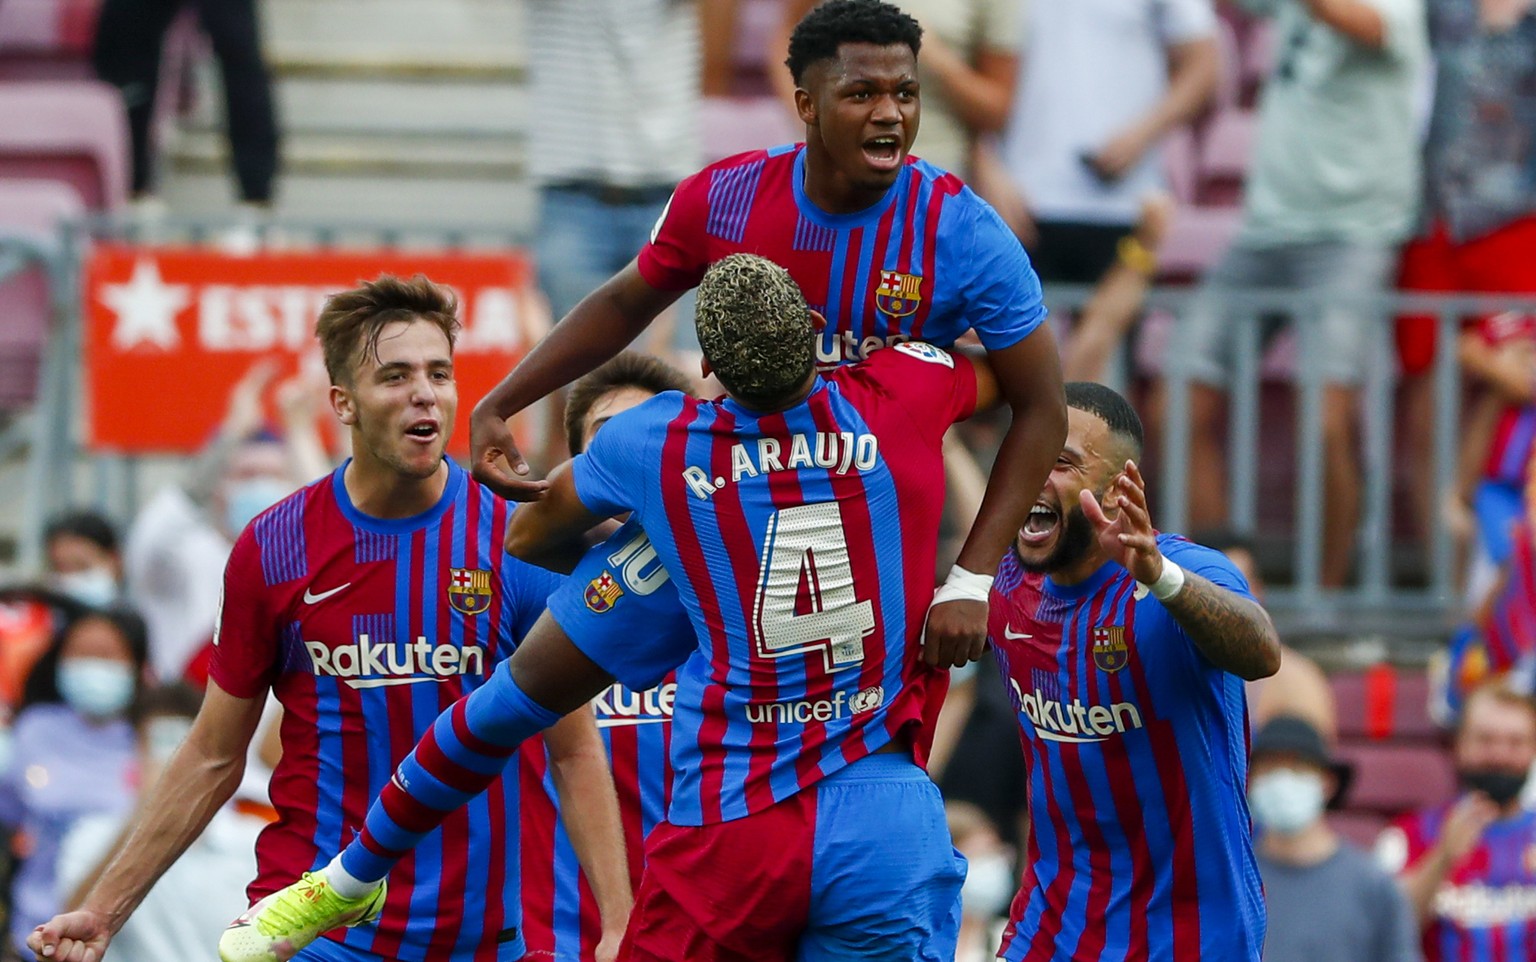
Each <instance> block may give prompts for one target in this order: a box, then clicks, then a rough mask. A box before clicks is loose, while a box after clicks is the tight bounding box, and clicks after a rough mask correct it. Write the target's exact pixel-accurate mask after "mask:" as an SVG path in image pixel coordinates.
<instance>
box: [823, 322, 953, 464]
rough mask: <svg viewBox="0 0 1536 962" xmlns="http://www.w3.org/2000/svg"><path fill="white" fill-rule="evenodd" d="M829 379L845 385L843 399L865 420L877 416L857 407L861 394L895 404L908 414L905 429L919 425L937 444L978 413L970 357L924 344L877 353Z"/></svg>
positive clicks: (903, 345) (897, 347)
mask: <svg viewBox="0 0 1536 962" xmlns="http://www.w3.org/2000/svg"><path fill="white" fill-rule="evenodd" d="M831 377H832V378H833V379H834V380H837V381H840V382H842V383H843V384H844V385H845V387H844V388H843V393H844V396H845V397H848V399H849V400H850V401H852V402H853V403H854V405H855V406H856V407H859V408H860V410H861V412H862V413H863V414H864V416H865V417H866V418H871V417H873V416H874V415H873V412H872V411H871V410H869V409H868V408H865V407H863V406H861V405H860V404H859V401H860V400H861V397H862V396H864V395H866V394H874V395H879V396H882V397H889V398H891V399H893V400H895V401H896V403H898V404H899V405H901V409H902V412H903V413H904V414H905V415H906V417H904V418H903V419H902V421H901V424H902V427H903V428H904V429H908V428H911V427H916V428H917V429H918V430H919V431H921V432H922V433H923V435H924V437H926V438H927V439H928V440H929V441H930V442H931V443H933V444H937V443H939V441H940V440H941V439H942V438H943V437H944V432H945V431H948V430H949V426H950V425H951V424H954V423H955V422H956V421H964V420H965V419H966V418H968V417H970V416H971V415H972V414H973V413H975V411H976V368H975V366H974V365H973V364H972V363H971V360H970V358H967V357H966V356H965V355H963V354H957V353H953V352H951V351H946V350H944V349H943V348H941V347H935V346H933V345H932V344H927V343H924V342H922V341H907V342H905V343H902V344H897V345H896V346H895V347H891V348H887V349H886V350H882V351H876V352H875V353H873V354H871V355H870V356H869V358H868V359H867V360H864V361H861V362H860V363H858V364H855V365H851V366H848V367H845V368H842V369H840V370H838V371H836V372H834V373H833V374H832V375H831Z"/></svg>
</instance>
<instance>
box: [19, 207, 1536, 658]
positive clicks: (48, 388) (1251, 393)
mask: <svg viewBox="0 0 1536 962" xmlns="http://www.w3.org/2000/svg"><path fill="white" fill-rule="evenodd" d="M227 227H228V225H222V224H213V223H206V222H175V221H172V222H168V223H166V224H162V225H159V227H158V229H157V233H156V235H155V237H154V238H152V239H153V240H154V241H156V242H188V241H190V242H199V241H208V240H213V239H216V238H218V237H219V235H220V232H221V231H222V230H225V229H226V228H227ZM278 230H280V231H281V235H282V242H283V245H284V246H285V247H287V248H301V249H302V248H310V249H359V248H383V249H389V250H406V251H423V252H425V251H433V252H443V251H453V250H473V249H476V248H480V247H495V246H502V247H505V246H507V245H509V244H512V245H517V244H521V243H524V242H526V240H527V238H526V237H523V236H519V235H517V234H515V233H512V232H502V233H498V232H494V231H485V230H482V229H456V228H451V227H446V228H445V227H423V226H417V225H378V224H373V225H370V224H310V225H305V224H285V225H282V226H281V227H280V228H278ZM102 238H111V239H115V240H127V241H130V242H132V241H134V240H148V239H151V238H143V237H136V235H135V234H134V232H133V231H131V230H126V229H124V228H123V227H121V226H120V225H114V224H111V223H107V222H100V221H97V222H88V223H77V224H70V225H66V226H65V227H64V228H63V229H62V230H61V231H60V235H59V240H58V243H57V244H56V245H54V246H52V247H51V248H47V249H45V248H43V247H40V246H38V245H35V244H32V245H31V246H28V243H27V242H24V241H16V240H8V239H6V238H3V237H0V280H3V279H4V278H5V277H6V276H7V271H14V270H15V269H19V267H26V266H30V265H33V264H41V265H43V266H44V267H45V269H46V270H47V271H48V272H49V276H50V279H51V280H50V283H51V285H52V289H53V291H54V292H55V302H54V305H55V312H54V313H55V316H54V327H53V332H52V337H51V339H50V341H49V345H48V349H47V352H46V356H45V360H44V369H43V376H42V381H41V387H40V391H39V397H38V400H37V405H36V409H35V411H34V413H33V415H32V417H31V419H30V425H31V431H30V444H31V452H30V454H31V457H30V464H29V471H28V474H27V478H28V480H27V485H28V489H29V490H28V492H27V504H28V507H27V510H26V517H25V519H24V524H23V525H22V533H21V544H22V550H21V559H20V560H21V562H22V564H23V565H31V564H34V563H35V562H36V560H37V557H38V545H39V540H40V535H41V526H42V523H43V519H44V518H46V517H47V516H48V515H49V514H51V513H52V512H53V511H56V510H59V509H61V508H64V507H66V506H69V505H71V504H73V503H75V499H76V497H77V495H78V494H79V492H78V491H77V486H76V483H75V476H76V468H77V467H78V466H79V465H81V464H84V465H85V466H86V469H85V472H84V476H85V477H88V478H90V479H92V480H91V482H90V487H91V488H92V489H93V490H92V491H91V492H90V497H89V498H88V499H87V500H88V501H90V502H91V503H95V504H97V505H102V506H108V507H109V508H110V510H111V513H114V514H117V515H119V516H122V517H126V516H127V514H128V513H129V512H131V510H132V509H133V508H134V507H135V506H136V504H137V501H138V494H139V492H138V488H139V483H138V471H139V465H138V463H137V462H136V461H135V460H134V459H131V458H122V457H118V456H113V455H110V454H105V453H93V452H89V451H85V450H83V449H82V448H81V446H80V443H79V440H78V432H77V430H76V427H77V424H78V422H79V414H80V398H81V391H82V385H81V376H80V370H81V365H80V363H79V362H80V356H81V343H82V338H81V331H82V315H83V305H82V303H81V289H80V288H81V280H80V277H81V265H82V263H83V257H84V255H85V254H86V252H87V251H88V250H89V247H90V244H91V243H92V241H93V240H96V239H102ZM1090 293H1091V291H1090V289H1088V288H1079V287H1054V288H1052V289H1051V290H1049V291H1048V292H1047V300H1048V303H1049V305H1050V307H1051V309H1052V311H1053V313H1054V314H1056V315H1057V316H1058V317H1065V316H1067V315H1069V314H1071V313H1072V312H1074V311H1075V310H1077V309H1078V308H1080V307H1082V306H1083V305H1084V304H1085V303H1086V302H1087V299H1088V296H1089V294H1090ZM1193 296H1195V292H1194V291H1193V290H1191V289H1188V288H1157V289H1154V290H1153V291H1152V292H1151V293H1150V295H1149V297H1148V299H1147V310H1148V311H1149V312H1154V313H1155V312H1166V313H1167V314H1169V315H1171V316H1172V317H1173V318H1174V323H1177V318H1178V317H1180V316H1181V314H1182V313H1183V311H1184V310H1185V308H1186V307H1187V305H1188V303H1189V300H1190V298H1191V297H1193ZM1325 296H1326V297H1327V298H1328V299H1327V305H1325V303H1324V299H1323V298H1324V297H1325ZM1357 300H1358V301H1359V304H1358V306H1359V307H1360V308H1361V311H1362V315H1363V316H1369V317H1371V318H1372V321H1371V323H1373V324H1375V325H1376V327H1377V330H1376V332H1375V334H1376V335H1377V338H1376V340H1375V342H1374V344H1375V349H1373V350H1371V351H1370V352H1369V353H1368V355H1367V357H1366V365H1365V370H1363V371H1362V372H1361V375H1362V379H1361V382H1360V398H1361V403H1360V438H1361V451H1360V458H1361V476H1362V478H1363V487H1362V490H1361V492H1360V497H1361V502H1362V503H1361V519H1362V523H1361V526H1360V530H1359V534H1358V550H1357V555H1356V556H1357V557H1358V558H1359V559H1360V561H1359V564H1358V566H1357V568H1358V570H1357V580H1356V583H1355V584H1354V585H1353V586H1352V587H1349V588H1346V589H1333V590H1328V589H1324V588H1323V587H1322V586H1321V563H1322V551H1323V501H1324V457H1323V389H1324V384H1323V381H1322V379H1321V377H1320V376H1319V373H1318V370H1317V368H1316V366H1315V365H1312V364H1309V363H1307V359H1308V358H1309V357H1315V356H1316V348H1315V347H1314V346H1313V345H1314V342H1316V341H1317V339H1318V333H1317V328H1318V324H1319V318H1320V316H1321V313H1322V310H1321V309H1322V308H1323V307H1324V306H1334V305H1337V303H1338V300H1337V298H1335V297H1334V296H1332V295H1317V294H1311V293H1303V292H1290V291H1248V292H1244V293H1241V294H1237V295H1233V296H1232V297H1231V298H1230V299H1229V300H1228V301H1227V304H1228V307H1229V308H1230V314H1231V323H1232V324H1234V325H1235V326H1236V330H1235V332H1234V341H1235V355H1234V366H1233V369H1232V385H1233V387H1232V390H1231V391H1230V394H1229V414H1228V426H1229V430H1228V437H1227V455H1228V464H1229V472H1228V473H1229V478H1230V482H1229V491H1228V503H1229V504H1230V515H1231V525H1230V526H1231V528H1232V529H1233V530H1235V531H1237V532H1239V533H1243V534H1249V535H1253V534H1263V535H1265V536H1266V538H1267V539H1268V540H1270V541H1275V542H1278V543H1281V544H1284V545H1285V546H1286V547H1287V550H1288V553H1289V562H1290V563H1289V565H1288V567H1289V569H1290V571H1291V578H1290V579H1289V582H1288V583H1284V584H1279V585H1276V586H1275V587H1274V588H1273V589H1272V590H1271V593H1270V596H1269V600H1270V604H1271V607H1272V608H1273V609H1275V610H1276V611H1277V612H1278V613H1280V614H1282V615H1283V616H1285V618H1286V620H1287V622H1288V623H1289V624H1290V625H1292V626H1299V627H1314V628H1317V629H1321V630H1325V629H1336V628H1340V627H1343V628H1346V629H1347V628H1350V627H1355V628H1357V629H1358V628H1362V626H1363V630H1370V628H1371V626H1373V625H1385V626H1391V625H1394V624H1396V625H1401V624H1403V623H1405V621H1406V622H1412V623H1414V624H1418V625H1420V626H1425V625H1439V624H1441V623H1443V622H1444V621H1445V620H1446V618H1447V617H1448V616H1450V615H1451V614H1452V613H1454V611H1455V608H1456V599H1455V597H1454V594H1455V584H1454V581H1455V559H1454V553H1455V548H1454V543H1453V537H1452V533H1451V531H1450V530H1449V529H1448V527H1447V525H1446V523H1445V521H1444V519H1442V518H1441V517H1440V516H1439V515H1438V514H1436V516H1435V517H1432V518H1429V519H1424V520H1425V522H1426V523H1425V527H1426V528H1427V529H1428V532H1429V536H1428V543H1427V545H1426V546H1423V547H1421V548H1415V547H1414V546H1412V545H1410V546H1408V548H1407V550H1409V551H1413V550H1421V551H1427V556H1425V557H1422V558H1421V559H1419V560H1421V562H1422V564H1420V565H1419V567H1420V568H1421V569H1422V570H1423V571H1425V572H1427V579H1425V580H1423V581H1422V582H1417V583H1405V582H1403V581H1402V580H1400V579H1396V578H1395V577H1394V571H1393V565H1392V558H1393V553H1394V550H1395V549H1396V550H1399V551H1401V550H1403V549H1402V547H1401V546H1394V544H1393V530H1392V513H1393V497H1394V492H1393V475H1394V470H1393V469H1394V466H1395V465H1394V453H1393V452H1394V446H1395V443H1396V438H1397V434H1398V432H1399V431H1400V426H1399V423H1398V421H1399V419H1398V415H1397V411H1396V408H1395V404H1394V390H1395V385H1396V384H1397V381H1398V374H1397V368H1396V359H1395V352H1394V351H1393V350H1392V348H1391V336H1390V332H1391V325H1392V323H1393V318H1394V317H1395V316H1397V315H1400V314H1405V313H1414V314H1426V315H1432V316H1434V317H1435V318H1436V325H1437V334H1438V341H1437V349H1436V354H1435V359H1434V365H1433V368H1432V372H1431V374H1430V377H1431V378H1432V381H1433V390H1434V420H1433V440H1432V446H1431V450H1432V451H1433V465H1432V473H1433V481H1434V486H1435V489H1436V490H1437V491H1446V490H1449V489H1450V487H1451V486H1452V484H1453V483H1454V480H1455V472H1456V464H1457V449H1458V437H1459V431H1460V428H1461V401H1462V386H1461V380H1460V371H1459V366H1458V362H1457V351H1456V342H1457V338H1458V336H1459V333H1460V330H1461V323H1462V321H1463V319H1464V318H1466V317H1469V316H1475V315H1483V314H1491V313H1494V312H1498V311H1506V310H1509V311H1522V312H1527V313H1531V314H1533V315H1536V298H1531V297H1527V298H1516V297H1504V296H1488V297H1483V296H1423V295H1390V296H1382V297H1374V298H1358V299H1357ZM1276 314H1282V315H1286V316H1288V317H1290V318H1291V319H1292V320H1293V322H1294V323H1293V328H1294V331H1295V334H1294V336H1295V337H1296V338H1297V339H1298V346H1299V350H1298V353H1297V357H1298V361H1297V363H1296V364H1295V365H1294V371H1293V372H1292V373H1291V374H1290V375H1288V376H1287V378H1286V380H1289V382H1290V386H1291V387H1293V388H1294V391H1295V398H1296V401H1295V415H1294V417H1295V423H1294V436H1295V438H1296V443H1295V446H1294V453H1293V454H1290V456H1291V457H1292V462H1291V464H1290V465H1289V467H1288V472H1289V476H1290V477H1291V478H1293V479H1294V481H1293V484H1294V494H1295V497H1294V503H1295V504H1294V519H1293V524H1292V526H1291V527H1290V529H1289V530H1281V531H1268V532H1260V531H1259V528H1258V525H1259V517H1260V511H1259V508H1260V503H1259V497H1260V485H1259V479H1260V461H1261V460H1262V459H1268V458H1274V457H1283V456H1286V455H1287V454H1289V453H1290V452H1285V451H1281V450H1278V449H1277V447H1276V446H1275V445H1274V444H1273V443H1269V442H1270V441H1271V440H1272V439H1270V438H1267V437H1266V432H1265V431H1264V430H1263V426H1262V425H1261V419H1260V408H1261V404H1260V399H1261V390H1262V389H1265V385H1266V384H1273V383H1275V378H1274V377H1270V378H1269V379H1268V380H1267V381H1266V379H1265V378H1264V377H1263V376H1262V375H1261V367H1262V361H1263V348H1264V345H1263V344H1262V343H1261V325H1262V324H1263V323H1264V322H1265V320H1266V319H1267V318H1269V317H1271V316H1273V315H1276ZM1125 350H1126V349H1125V348H1122V352H1124V351H1125ZM1143 376H1145V374H1143ZM1155 376H1156V377H1160V378H1162V379H1163V380H1164V386H1165V388H1166V398H1167V410H1166V414H1165V418H1164V423H1163V424H1162V425H1161V431H1160V436H1161V438H1162V445H1161V448H1160V450H1159V452H1158V454H1159V456H1158V458H1157V463H1158V464H1159V465H1160V468H1159V474H1158V476H1157V477H1156V478H1155V479H1154V480H1153V484H1154V485H1155V486H1156V489H1155V491H1154V494H1155V495H1156V496H1157V503H1158V514H1157V517H1156V518H1155V520H1156V522H1157V523H1158V525H1159V527H1161V528H1163V529H1164V530H1169V531H1184V530H1186V527H1187V525H1186V521H1187V518H1188V517H1189V512H1188V507H1189V506H1188V502H1187V497H1186V492H1187V489H1188V484H1189V481H1190V475H1189V471H1190V469H1189V453H1190V444H1191V433H1190V391H1189V389H1190V384H1191V382H1190V380H1189V379H1188V378H1187V376H1185V375H1183V374H1181V373H1180V372H1179V368H1178V366H1177V365H1166V364H1165V365H1164V367H1163V370H1162V371H1161V372H1159V373H1156V374H1155ZM1117 386H1119V385H1117ZM20 443H22V439H20V438H17V437H12V436H11V434H10V433H4V432H0V454H6V455H11V456H14V454H15V452H16V448H17V446H18V444H20ZM1386 630H1390V629H1386Z"/></svg>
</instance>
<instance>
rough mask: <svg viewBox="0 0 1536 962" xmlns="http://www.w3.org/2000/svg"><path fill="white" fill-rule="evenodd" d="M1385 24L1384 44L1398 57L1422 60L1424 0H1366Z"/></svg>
mask: <svg viewBox="0 0 1536 962" xmlns="http://www.w3.org/2000/svg"><path fill="white" fill-rule="evenodd" d="M1366 2H1367V3H1368V4H1369V5H1370V6H1372V7H1374V8H1375V9H1376V12H1377V13H1379V14H1381V19H1382V21H1383V22H1384V24H1385V27H1386V42H1385V43H1384V45H1383V46H1384V47H1385V49H1386V51H1387V52H1388V53H1390V54H1391V55H1392V56H1394V57H1396V58H1398V59H1399V60H1409V61H1415V60H1418V59H1421V58H1422V56H1423V54H1424V52H1425V50H1426V45H1427V44H1428V42H1429V24H1428V15H1427V14H1426V12H1425V9H1424V0H1366Z"/></svg>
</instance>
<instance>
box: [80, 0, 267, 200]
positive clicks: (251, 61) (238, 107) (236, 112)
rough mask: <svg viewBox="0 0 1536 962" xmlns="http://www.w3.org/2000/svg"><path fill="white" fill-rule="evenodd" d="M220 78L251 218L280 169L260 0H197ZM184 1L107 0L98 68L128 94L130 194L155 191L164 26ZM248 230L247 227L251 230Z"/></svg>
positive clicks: (146, 195) (238, 173)
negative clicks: (259, 16) (259, 26)
mask: <svg viewBox="0 0 1536 962" xmlns="http://www.w3.org/2000/svg"><path fill="white" fill-rule="evenodd" d="M195 5H196V7H197V14H198V19H199V21H200V22H201V23H202V26H203V29H204V30H206V31H207V33H208V38H209V39H210V40H212V41H213V55H214V57H215V58H216V59H217V60H218V61H219V67H220V69H221V71H222V76H223V81H224V83H223V88H224V109H225V124H226V127H227V130H228V135H229V150H230V154H231V155H232V156H233V158H234V166H235V178H236V180H237V181H238V183H239V196H240V201H241V203H242V208H243V213H244V215H245V217H246V219H247V220H248V221H249V222H251V224H252V225H254V224H255V223H256V222H257V221H258V220H259V219H261V218H262V217H264V215H265V212H266V210H267V209H268V208H269V207H270V206H271V203H272V188H273V182H274V181H275V179H276V177H277V168H278V131H277V114H276V111H275V109H274V108H273V102H272V80H271V77H270V76H268V73H267V66H266V63H265V62H264V61H263V59H262V54H261V37H260V32H259V30H258V29H257V16H256V0H196V4H195ZM185 6H187V0H104V2H103V3H102V5H101V15H100V20H99V21H98V23H97V26H96V49H95V51H94V53H93V59H94V62H95V65H96V73H97V74H98V75H99V76H100V77H101V79H103V80H105V81H106V82H107V83H110V84H112V85H113V86H115V87H117V88H118V89H119V90H121V91H122V92H123V100H124V102H125V104H126V106H127V108H128V132H129V135H130V137H131V138H132V146H133V193H134V196H135V197H137V198H139V199H140V200H141V201H142V200H145V199H148V198H151V197H153V196H154V192H155V186H156V177H155V156H154V153H155V144H154V129H153V128H154V123H153V122H154V113H155V101H156V87H157V85H158V82H159V79H160V55H161V50H162V48H163V46H164V43H165V35H166V31H167V30H168V29H169V28H170V25H171V21H172V20H174V19H175V18H176V14H178V13H179V12H180V11H181V9H182V8H183V7H185ZM247 230H249V228H247Z"/></svg>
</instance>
